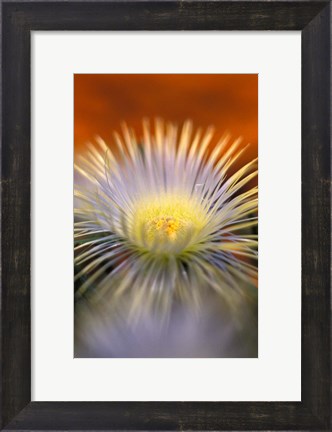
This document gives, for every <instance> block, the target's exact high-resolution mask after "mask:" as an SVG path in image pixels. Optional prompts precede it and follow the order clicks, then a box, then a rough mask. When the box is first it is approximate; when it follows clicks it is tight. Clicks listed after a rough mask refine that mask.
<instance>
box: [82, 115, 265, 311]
mask: <svg viewBox="0 0 332 432" xmlns="http://www.w3.org/2000/svg"><path fill="white" fill-rule="evenodd" d="M212 136H213V130H212V128H209V129H208V130H207V131H206V132H205V133H202V132H201V130H200V129H198V130H196V131H194V130H193V125H192V123H191V122H190V121H187V122H185V123H184V125H183V127H182V129H181V131H180V133H178V131H177V127H176V126H175V125H174V124H164V123H163V121H161V120H156V122H155V128H154V133H153V132H151V131H150V128H149V124H148V121H144V122H143V137H142V140H140V141H138V140H137V139H136V136H135V134H134V132H133V131H132V130H130V129H129V128H128V127H127V126H125V125H124V126H123V136H120V135H119V134H117V133H115V134H114V141H115V144H116V146H112V148H110V147H109V146H108V145H107V144H106V143H105V142H104V141H103V140H102V139H101V138H99V137H98V138H96V143H95V145H92V144H89V151H88V152H87V154H85V155H83V156H81V157H80V158H79V160H78V163H77V165H76V166H75V168H76V179H77V184H76V186H75V197H76V203H77V205H76V208H75V218H76V222H75V245H76V246H75V266H76V276H75V280H76V281H78V283H79V284H78V288H77V290H76V298H80V297H82V296H84V297H86V298H89V299H91V300H93V301H101V302H107V301H111V302H112V304H116V302H117V301H120V300H119V299H121V298H123V297H124V296H128V295H131V297H130V299H131V300H130V304H131V308H130V313H131V314H132V313H137V312H140V311H141V310H142V309H151V308H152V309H154V310H158V311H160V312H162V313H167V311H168V310H169V309H170V307H171V305H172V302H173V301H175V300H177V301H191V302H192V303H193V304H199V303H201V302H202V301H203V299H204V295H205V293H206V292H207V290H211V289H212V290H215V291H216V292H217V293H218V294H220V295H221V296H222V297H223V298H226V299H231V298H232V294H233V293H234V292H236V291H237V290H239V289H240V288H241V287H242V286H243V284H244V283H245V284H248V283H250V284H255V283H256V281H257V263H256V262H255V261H254V260H255V259H257V235H256V234H255V233H254V232H253V231H252V227H254V226H255V225H256V224H257V193H258V188H257V186H254V187H250V188H248V183H249V182H250V181H251V180H252V179H253V178H254V177H255V176H257V159H255V160H253V161H250V162H249V163H247V164H246V165H244V166H242V167H241V168H240V169H238V170H237V171H236V172H234V173H232V174H229V173H230V168H231V167H232V166H233V164H234V162H235V161H236V160H238V158H239V156H240V155H241V154H242V153H243V151H244V150H245V149H243V148H240V147H239V145H240V139H237V140H236V141H234V142H233V143H232V144H231V145H229V137H228V136H224V137H223V138H221V139H220V141H219V142H218V143H217V145H216V146H215V147H214V148H213V149H212V150H210V149H209V144H210V142H211V139H212ZM233 168H234V167H232V169H233ZM83 179H84V180H83Z"/></svg>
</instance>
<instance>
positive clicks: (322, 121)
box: [0, 0, 331, 430]
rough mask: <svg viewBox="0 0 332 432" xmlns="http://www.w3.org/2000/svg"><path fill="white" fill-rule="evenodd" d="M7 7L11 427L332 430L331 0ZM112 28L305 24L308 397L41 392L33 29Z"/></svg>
mask: <svg viewBox="0 0 332 432" xmlns="http://www.w3.org/2000/svg"><path fill="white" fill-rule="evenodd" d="M1 7H2V147H1V200H2V205H1V268H2V271H1V334H0V335H1V387H0V391H1V393H0V394H1V425H2V428H3V429H6V430H134V429H136V430H190V429H192V430H295V429H296V430H330V429H331V423H330V420H331V419H330V403H331V397H330V394H331V381H330V380H331V375H330V371H331V369H330V342H331V323H330V315H331V309H330V305H331V303H330V300H331V299H330V269H329V267H330V244H331V241H330V238H331V237H330V234H331V232H330V160H331V159H330V144H331V117H330V116H331V4H330V1H323V2H317V1H260V2H256V1H220V0H215V1H205V2H204V1H180V2H177V1H172V0H170V1H164V0H161V1H150V2H149V1H136V2H133V1H132V2H126V1H100V2H91V1H66V2H61V1H55V2H49V1H45V0H41V1H27V2H17V1H2V3H1ZM110 29H112V30H180V29H181V30H301V31H302V401H301V402H297V403H294V402H291V403H287V402H280V403H279V402H276V403H275V402H273V403H268V402H260V403H255V402H253V403H251V402H250V403H249V402H241V403H239V402H226V403H219V402H197V403H192V402H190V403H188V402H170V403H169V402H165V403H161V402H146V403H139V402H107V403H106V402H103V403H99V402H85V403H82V402H71V403H67V402H52V403H50V402H31V401H30V399H31V398H30V390H31V383H30V381H31V360H30V354H31V347H30V337H31V336H30V322H31V321H30V320H31V318H30V174H31V169H30V31H31V30H110ZM285 133H287V131H285ZM286 211H287V209H286ZM285 278H287V275H285ZM285 301H286V299H285ZM285 355H287V353H285Z"/></svg>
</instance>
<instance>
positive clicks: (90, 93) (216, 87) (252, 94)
mask: <svg viewBox="0 0 332 432" xmlns="http://www.w3.org/2000/svg"><path fill="white" fill-rule="evenodd" d="M74 104H75V106H74V122H75V124H74V139H75V152H80V151H82V150H83V149H84V145H85V143H86V142H88V141H91V140H93V138H94V136H95V135H99V136H101V137H102V138H103V139H104V140H105V141H106V142H108V143H109V144H111V143H112V132H113V131H114V130H117V131H120V125H121V123H122V122H123V121H125V122H126V123H127V124H128V125H129V126H130V127H132V128H134V130H135V131H137V135H138V136H140V135H141V131H142V128H141V121H142V118H144V117H147V118H150V119H152V120H153V119H154V118H155V117H161V118H163V119H164V120H167V121H173V122H176V123H178V124H179V125H180V124H181V123H182V122H183V121H185V120H187V119H192V120H193V121H194V126H195V127H208V126H210V125H212V126H214V127H215V130H216V134H215V136H216V139H217V138H220V137H221V135H223V134H224V132H225V131H227V132H229V133H230V134H231V135H232V137H233V138H234V139H235V138H237V137H239V136H242V137H243V145H246V144H247V143H251V146H250V147H249V149H248V152H246V159H251V158H253V157H256V156H257V145H258V75H254V74H251V75H235V74H232V75H225V74H215V75H210V74H209V75H204V74H203V75H193V74H183V75H182V74H181V75H179V74H176V75H172V74H167V75H149V74H143V75H136V74H135V75H125V74H121V75H113V74H107V75H103V74H84V75H83V74H76V75H75V76H74Z"/></svg>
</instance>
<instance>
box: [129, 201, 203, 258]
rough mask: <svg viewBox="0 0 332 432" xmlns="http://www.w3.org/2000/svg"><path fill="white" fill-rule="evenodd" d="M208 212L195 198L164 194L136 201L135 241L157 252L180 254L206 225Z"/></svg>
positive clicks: (133, 223)
mask: <svg viewBox="0 0 332 432" xmlns="http://www.w3.org/2000/svg"><path fill="white" fill-rule="evenodd" d="M205 223H206V213H205V211H204V210H203V208H202V206H201V204H200V203H199V202H198V201H197V200H195V199H194V198H192V197H188V196H185V195H184V196H182V195H175V194H163V195H161V196H153V197H149V198H145V199H144V200H140V201H138V202H137V203H136V205H135V208H134V212H133V218H132V226H131V234H132V237H133V240H134V241H135V243H138V244H139V245H141V246H143V247H145V248H147V249H151V250H153V251H155V252H165V253H167V252H171V253H178V252H180V251H181V250H183V249H184V248H185V247H186V246H187V245H188V244H190V243H191V242H193V241H194V239H195V238H196V237H197V234H198V233H199V232H200V231H201V229H202V228H203V227H204V226H205Z"/></svg>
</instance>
